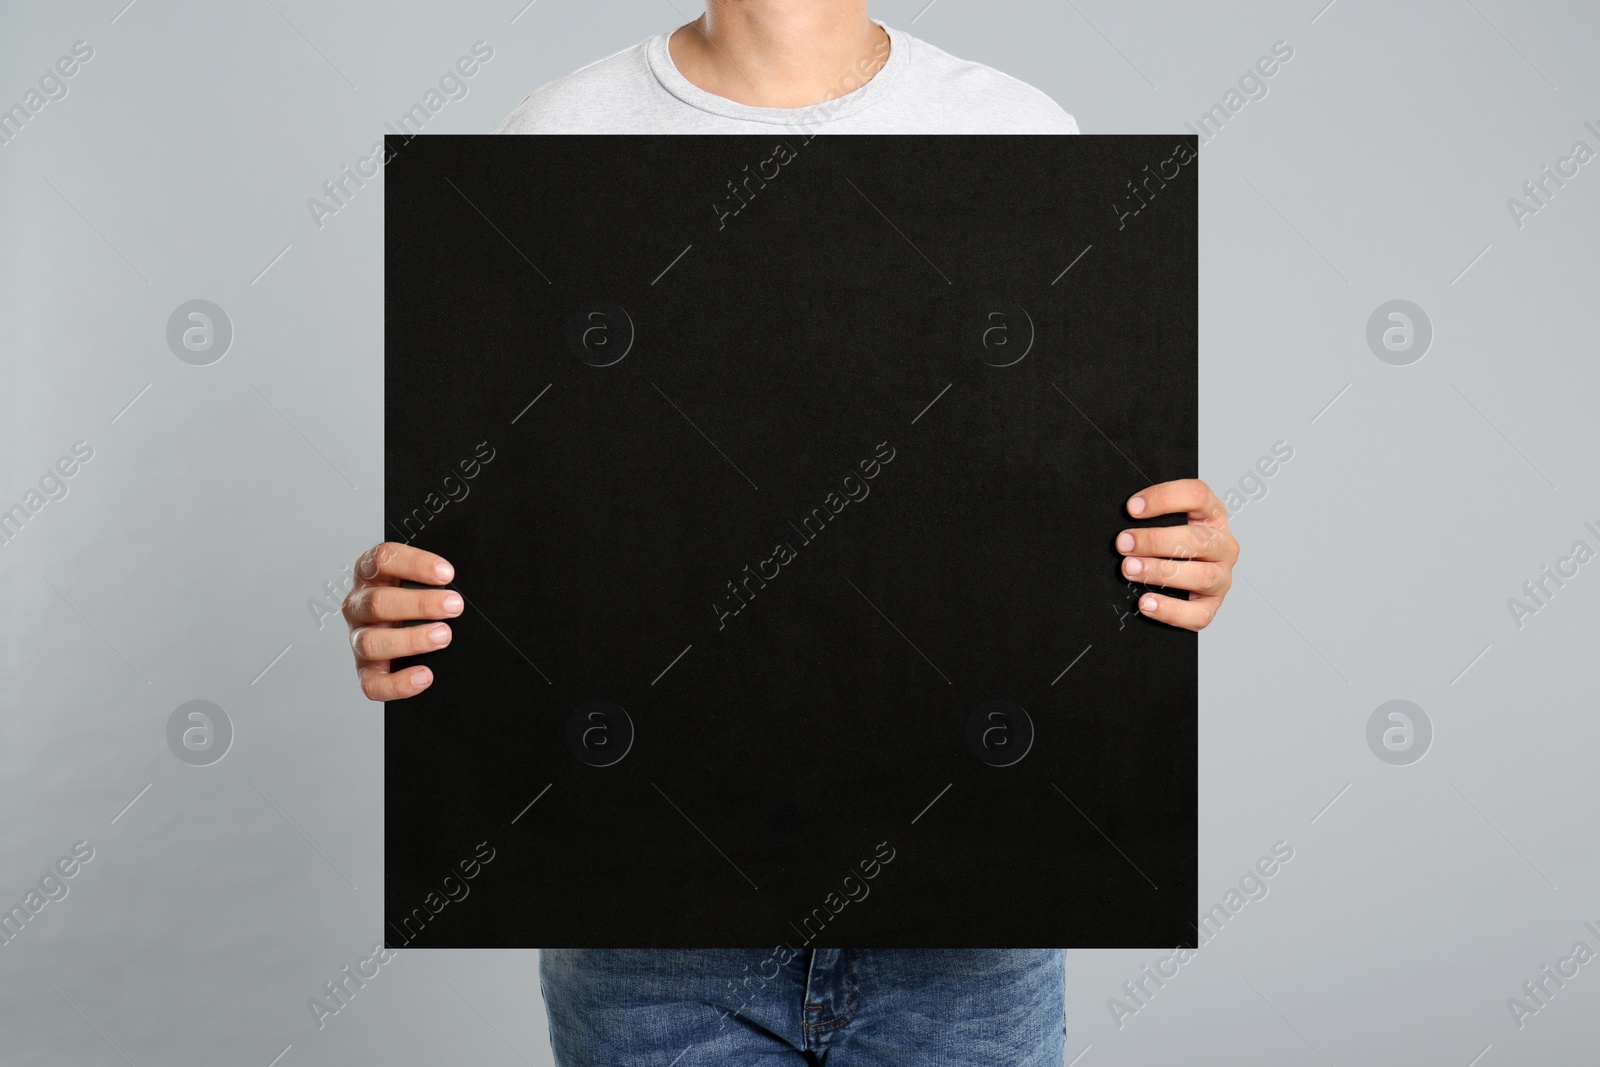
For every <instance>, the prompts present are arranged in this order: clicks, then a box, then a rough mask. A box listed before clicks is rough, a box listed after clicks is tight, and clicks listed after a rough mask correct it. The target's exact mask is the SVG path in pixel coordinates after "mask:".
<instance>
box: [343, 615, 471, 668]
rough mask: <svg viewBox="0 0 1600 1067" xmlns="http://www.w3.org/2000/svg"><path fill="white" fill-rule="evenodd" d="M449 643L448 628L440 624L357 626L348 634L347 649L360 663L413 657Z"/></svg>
mask: <svg viewBox="0 0 1600 1067" xmlns="http://www.w3.org/2000/svg"><path fill="white" fill-rule="evenodd" d="M449 643H450V627H448V626H446V625H445V624H444V623H442V622H439V623H434V624H433V625H432V626H358V627H357V628H356V629H354V630H352V631H350V647H351V648H353V649H354V650H355V653H356V658H357V659H360V660H384V659H395V658H397V657H400V656H415V655H418V654H420V653H423V652H432V651H434V650H435V649H439V648H443V647H444V646H446V645H448V644H449Z"/></svg>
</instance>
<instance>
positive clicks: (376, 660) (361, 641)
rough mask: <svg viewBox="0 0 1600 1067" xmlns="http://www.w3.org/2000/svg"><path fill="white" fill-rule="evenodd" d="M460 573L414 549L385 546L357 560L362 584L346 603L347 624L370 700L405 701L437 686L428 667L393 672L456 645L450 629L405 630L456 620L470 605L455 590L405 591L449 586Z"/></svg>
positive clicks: (387, 543)
mask: <svg viewBox="0 0 1600 1067" xmlns="http://www.w3.org/2000/svg"><path fill="white" fill-rule="evenodd" d="M455 574H456V572H455V568H454V567H452V566H450V563H449V562H448V561H447V560H445V559H444V558H443V557H442V556H436V555H434V554H433V553H432V552H424V551H423V550H422V549H420V548H412V547H411V546H410V545H402V544H396V543H395V542H393V541H385V542H383V543H382V544H380V545H374V546H373V547H372V548H369V549H367V551H365V552H363V553H361V557H360V558H359V559H357V560H356V584H355V585H354V586H353V587H352V588H351V590H350V595H349V596H346V597H345V598H344V619H345V622H346V623H348V624H349V625H350V647H351V648H352V649H353V650H354V651H355V654H356V674H357V675H359V676H360V678H361V691H362V692H363V693H365V694H366V695H367V699H368V700H404V699H406V698H407V697H414V696H416V695H417V694H418V693H420V692H422V691H423V690H424V689H426V688H428V686H430V685H432V684H433V672H432V671H430V670H429V669H428V668H426V667H408V668H406V669H405V670H402V671H397V672H392V673H391V672H390V670H389V664H390V662H391V661H392V660H394V659H397V658H400V657H402V656H415V655H417V654H418V653H421V652H432V651H434V650H435V649H440V648H443V647H444V646H446V645H448V644H449V643H450V627H448V626H446V625H445V624H444V623H442V622H441V623H438V624H437V625H434V626H404V625H402V624H403V623H406V622H411V621H413V620H425V619H453V618H455V617H456V616H457V615H460V614H461V611H462V608H463V607H464V606H465V604H464V602H463V601H462V599H461V594H460V593H457V592H456V591H455V590H453V589H402V588H401V587H400V582H401V581H402V580H406V581H412V582H421V583H423V584H425V585H444V584H446V583H448V582H450V581H451V580H452V579H454V578H455Z"/></svg>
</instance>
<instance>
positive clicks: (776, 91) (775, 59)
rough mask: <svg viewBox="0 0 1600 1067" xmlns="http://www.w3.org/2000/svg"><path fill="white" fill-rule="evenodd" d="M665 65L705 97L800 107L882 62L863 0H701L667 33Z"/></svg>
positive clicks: (848, 87)
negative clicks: (668, 60)
mask: <svg viewBox="0 0 1600 1067" xmlns="http://www.w3.org/2000/svg"><path fill="white" fill-rule="evenodd" d="M668 45H669V48H670V50H671V53H672V61H673V63H674V64H676V66H677V68H678V70H679V71H681V72H682V74H683V76H684V77H685V78H687V79H689V81H690V82H692V83H693V84H695V85H697V86H699V87H700V88H702V89H704V90H705V91H706V92H708V93H713V94H715V95H717V96H721V97H725V98H727V99H729V100H733V101H735V102H737V103H740V104H750V105H753V106H755V107H805V106H807V105H810V104H818V103H821V102H823V101H824V100H827V99H830V98H832V97H835V96H842V95H844V94H845V93H847V92H850V91H852V90H854V89H856V88H858V87H859V86H861V85H863V84H865V83H866V82H867V81H868V80H869V79H870V78H871V77H872V76H873V75H874V74H876V73H877V72H878V71H879V70H881V69H882V68H883V64H884V63H885V62H886V61H887V60H888V58H889V39H888V35H887V34H885V33H884V32H883V30H882V29H881V28H880V27H879V26H878V25H877V24H876V23H874V22H873V21H872V20H871V19H869V18H868V17H867V5H866V0H707V3H706V13H705V14H704V15H701V16H700V17H699V18H698V19H696V20H695V21H693V22H691V23H689V24H688V25H687V26H683V27H681V28H680V29H678V30H677V31H676V32H675V33H673V35H672V37H671V38H670V39H669V42H668Z"/></svg>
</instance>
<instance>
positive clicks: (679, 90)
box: [645, 19, 911, 126]
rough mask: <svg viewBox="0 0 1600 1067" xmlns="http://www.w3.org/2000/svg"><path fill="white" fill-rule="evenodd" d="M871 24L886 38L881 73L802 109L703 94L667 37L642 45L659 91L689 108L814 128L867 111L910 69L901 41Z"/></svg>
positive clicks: (903, 43) (779, 124) (880, 25)
mask: <svg viewBox="0 0 1600 1067" xmlns="http://www.w3.org/2000/svg"><path fill="white" fill-rule="evenodd" d="M872 21H873V22H874V23H875V24H876V25H877V26H879V27H881V28H882V29H883V31H884V32H885V33H886V34H888V35H889V58H888V59H887V60H886V61H885V62H884V64H883V67H882V69H880V70H879V71H878V73H877V74H875V75H873V77H872V80H871V81H869V82H867V83H866V84H865V85H862V86H860V87H858V88H856V89H854V90H852V91H850V92H845V93H842V94H841V95H839V96H836V97H834V98H833V99H831V100H824V101H823V102H822V103H819V104H810V105H808V106H806V107H754V106H752V105H750V104H741V103H738V102H737V101H734V100H729V99H728V98H727V97H723V96H717V95H716V94H715V93H709V92H707V91H706V90H704V89H702V88H700V87H699V86H698V85H696V84H694V83H693V82H691V81H690V80H689V79H688V78H685V77H684V76H683V74H682V72H681V71H679V70H678V65H677V64H676V63H674V62H673V61H672V52H671V50H670V49H669V48H668V47H667V39H668V38H669V37H670V36H671V34H670V33H661V34H657V35H656V36H654V37H652V38H650V40H649V41H647V42H646V43H645V57H646V58H647V59H648V60H649V63H650V70H651V72H652V73H653V74H654V75H655V76H656V80H657V81H659V82H660V83H661V85H662V87H663V88H665V89H666V90H667V92H669V93H671V94H672V95H673V96H675V97H677V98H678V99H679V100H682V101H683V102H684V103H686V104H688V105H689V106H691V107H695V108H698V109H700V110H701V111H708V112H710V113H712V114H714V115H722V116H724V117H726V118H731V119H744V120H746V121H748V122H766V123H771V124H773V125H777V126H815V125H820V124H822V123H826V122H830V121H832V120H834V119H839V118H843V117H844V116H846V115H854V114H855V113H856V112H858V111H861V110H862V109H863V108H868V107H871V106H872V105H873V104H875V103H877V102H878V101H879V100H881V99H883V98H884V97H885V96H887V95H888V94H889V93H890V92H891V91H892V90H893V89H894V86H895V83H896V82H898V81H899V80H900V78H901V77H902V76H903V75H904V73H905V70H906V68H907V67H908V66H909V65H910V63H911V53H910V49H909V47H908V45H907V42H906V39H905V37H904V36H903V35H902V34H900V33H898V32H896V31H895V30H893V29H890V28H889V27H888V26H886V25H884V24H883V23H882V22H879V21H878V20H877V19H873V20H872ZM841 88H843V86H841Z"/></svg>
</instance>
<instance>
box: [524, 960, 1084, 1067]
mask: <svg viewBox="0 0 1600 1067" xmlns="http://www.w3.org/2000/svg"><path fill="white" fill-rule="evenodd" d="M1065 956H1066V950H1065V949H871V948H852V949H840V948H819V949H802V950H794V949H788V948H787V947H785V948H784V949H783V950H782V951H781V952H780V951H778V950H774V951H772V952H768V951H765V950H760V949H545V950H544V951H543V952H542V953H541V954H540V963H539V978H540V986H541V988H542V989H543V992H544V1002H545V1010H546V1011H547V1012H548V1013H549V1016H550V1040H551V1044H552V1046H553V1047H554V1049H555V1057H556V1063H557V1064H559V1065H560V1067H710V1065H713V1064H714V1065H716V1067H744V1065H747V1064H749V1065H754V1064H760V1065H763V1067H782V1065H792V1067H800V1065H802V1064H816V1065H826V1067H890V1065H894V1067H902V1065H905V1064H912V1063H914V1064H917V1065H918V1067H957V1065H961V1067H980V1065H981V1067H1060V1064H1061V1058H1062V1051H1063V1049H1064V1047H1065V1040H1066V1037H1065V1032H1064V1000H1065V992H1064V989H1063V981H1064V970H1063V968H1064V964H1065Z"/></svg>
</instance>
